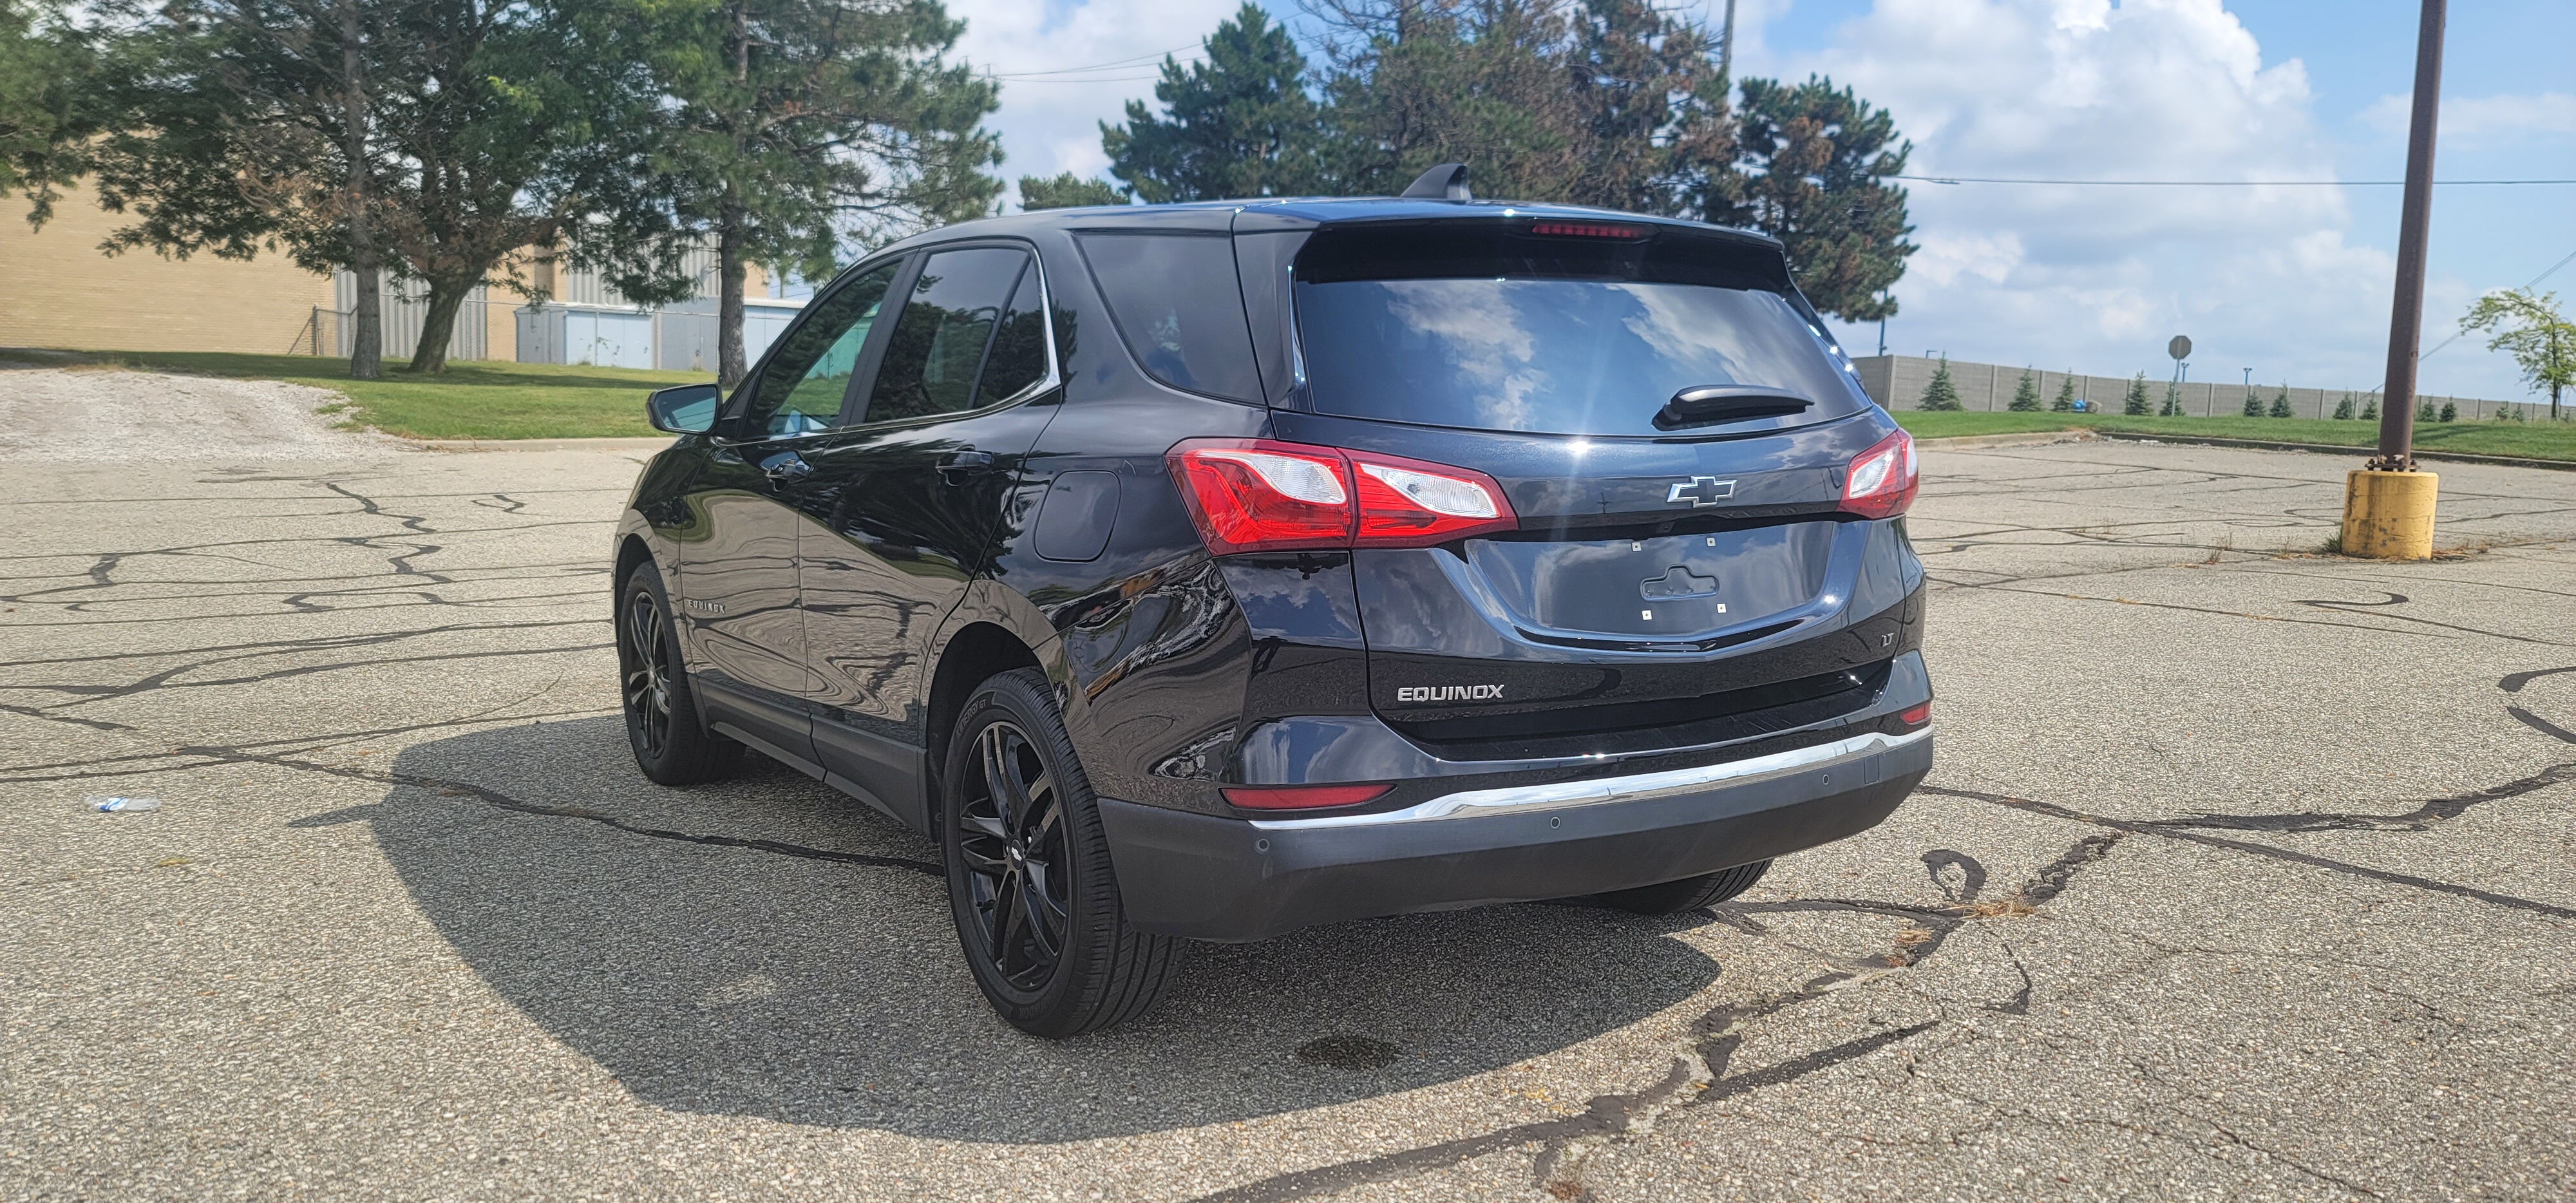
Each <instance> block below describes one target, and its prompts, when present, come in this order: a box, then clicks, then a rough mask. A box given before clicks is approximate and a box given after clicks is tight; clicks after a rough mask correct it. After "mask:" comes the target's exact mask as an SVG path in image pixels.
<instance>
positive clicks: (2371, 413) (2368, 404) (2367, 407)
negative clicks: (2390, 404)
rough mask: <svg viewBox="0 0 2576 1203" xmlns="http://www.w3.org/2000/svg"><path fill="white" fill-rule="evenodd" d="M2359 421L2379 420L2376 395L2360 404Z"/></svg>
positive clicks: (2377, 397)
mask: <svg viewBox="0 0 2576 1203" xmlns="http://www.w3.org/2000/svg"><path fill="white" fill-rule="evenodd" d="M2361 420H2362V421H2364V422H2376V421H2378V420H2379V395H2378V394H2376V393H2373V394H2371V395H2370V397H2368V398H2367V399H2365V400H2364V401H2363V402H2362V403H2361Z"/></svg>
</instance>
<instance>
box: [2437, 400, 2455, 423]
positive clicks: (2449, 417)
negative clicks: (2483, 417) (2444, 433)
mask: <svg viewBox="0 0 2576 1203" xmlns="http://www.w3.org/2000/svg"><path fill="white" fill-rule="evenodd" d="M2434 420H2435V421H2437V422H2457V421H2459V420H2460V407H2459V405H2458V404H2457V403H2456V402H2451V401H2445V402H2443V403H2442V416H2441V417H2439V418H2436V419H2434Z"/></svg>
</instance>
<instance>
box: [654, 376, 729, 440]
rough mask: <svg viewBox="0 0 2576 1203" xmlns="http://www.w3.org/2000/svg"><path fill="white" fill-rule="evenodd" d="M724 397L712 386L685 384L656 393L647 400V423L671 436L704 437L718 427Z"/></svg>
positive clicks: (658, 390)
mask: <svg viewBox="0 0 2576 1203" xmlns="http://www.w3.org/2000/svg"><path fill="white" fill-rule="evenodd" d="M723 400H724V394H723V393H721V392H719V391H717V389H716V386H714V385H712V384H683V385H680V386H679V387H677V388H666V389H656V390H655V391H654V393H653V395H652V396H649V397H646V398H645V399H644V420H645V421H647V422H651V423H652V424H653V429H655V430H666V431H669V432H671V433H672V434H704V433H706V430H707V428H708V427H710V426H713V425H715V424H716V407H717V406H718V405H719V404H721V403H722V402H723Z"/></svg>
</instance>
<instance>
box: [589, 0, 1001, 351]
mask: <svg viewBox="0 0 2576 1203" xmlns="http://www.w3.org/2000/svg"><path fill="white" fill-rule="evenodd" d="M669 21H670V23H671V31H670V34H669V42H668V45H667V46H666V47H665V48H664V51H665V53H664V54H663V55H662V56H661V57H662V60H663V61H662V64H661V66H662V70H661V74H662V75H663V77H664V78H663V79H662V81H661V82H662V84H663V85H664V87H665V88H666V90H667V91H668V93H669V95H668V97H667V98H666V99H665V100H664V101H663V102H662V103H663V108H664V117H665V120H666V121H667V122H668V123H669V125H670V127H671V128H670V133H669V136H668V137H666V138H664V139H663V140H662V144H661V145H660V146H659V147H657V148H656V151H655V153H654V155H653V156H652V158H653V160H654V162H655V163H656V165H657V167H658V169H659V170H660V172H661V173H662V176H663V180H662V186H663V187H666V188H668V189H669V191H668V192H667V193H666V194H665V195H668V196H669V197H671V208H672V213H673V216H674V218H675V222H676V225H677V227H678V232H679V233H681V234H683V235H685V236H687V237H688V238H689V239H691V240H694V241H697V242H698V243H700V244H701V245H708V246H711V247H712V249H713V250H714V251H715V258H716V379H717V381H718V383H720V384H723V385H726V386H728V387H730V386H731V385H733V384H734V383H735V382H736V381H738V380H740V379H741V378H742V376H743V373H744V372H745V371H746V370H747V369H748V365H749V361H748V359H747V357H746V355H745V353H744V351H745V344H744V342H743V299H744V297H743V284H744V278H745V269H746V267H747V266H748V265H750V264H753V263H770V264H779V265H785V266H790V267H792V268H794V269H795V270H796V271H797V272H798V274H801V275H802V276H804V277H805V278H806V279H809V280H825V279H829V278H831V275H832V272H833V270H834V269H835V267H836V266H837V265H838V264H841V263H845V262H847V258H846V255H847V252H848V251H849V249H851V248H852V247H853V246H854V245H855V246H858V247H873V246H877V245H880V244H883V243H886V242H891V241H894V240H895V239H897V238H900V237H903V236H905V235H907V234H912V233H915V232H917V231H919V230H922V229H924V228H926V227H929V226H937V225H945V224H947V223H950V222H956V221H964V220H967V219H969V218H974V217H980V216H983V215H984V214H986V213H990V212H991V211H992V205H993V200H994V198H995V197H997V196H999V195H1001V191H1002V181H1000V180H999V179H996V178H994V177H992V176H989V175H986V174H984V170H983V169H984V168H986V167H988V166H992V165H994V164H997V163H1000V162H1001V161H1002V147H1001V141H1000V139H999V138H998V137H996V136H995V135H994V134H993V133H992V131H990V130H988V129H985V128H984V126H983V120H984V115H985V114H987V113H990V112H992V111H994V109H995V108H996V107H998V106H999V104H1000V88H1001V85H999V84H998V83H995V82H993V81H992V80H989V79H986V78H984V77H983V76H981V75H980V74H978V73H977V72H976V71H975V70H974V69H973V68H972V67H969V66H968V65H966V64H965V63H962V62H955V61H952V60H951V59H950V58H949V55H950V53H951V52H952V51H954V50H955V48H956V45H957V39H958V37H959V35H961V34H963V33H964V32H965V30H966V26H965V23H964V22H962V21H958V20H956V19H954V18H952V17H950V16H949V15H948V11H947V9H946V8H945V7H943V6H942V5H941V4H940V3H938V0H919V2H917V3H905V4H886V5H876V4H867V3H860V2H859V0H704V2H702V3H697V4H689V5H674V6H672V7H671V8H670V10H669ZM684 279H685V277H684ZM630 295H632V294H630Z"/></svg>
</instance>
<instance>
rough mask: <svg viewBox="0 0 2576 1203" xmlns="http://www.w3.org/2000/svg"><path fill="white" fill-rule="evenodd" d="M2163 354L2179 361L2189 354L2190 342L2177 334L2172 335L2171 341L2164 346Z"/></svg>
mask: <svg viewBox="0 0 2576 1203" xmlns="http://www.w3.org/2000/svg"><path fill="white" fill-rule="evenodd" d="M2165 354H2167V355H2171V356H2173V357H2174V358H2176V359H2181V358H2183V357H2185V356H2187V355H2189V354H2191V340H2190V339H2188V338H2185V337H2183V336H2182V335H2179V334H2177V335H2174V336H2173V341H2172V342H2169V343H2166V344H2165Z"/></svg>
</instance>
